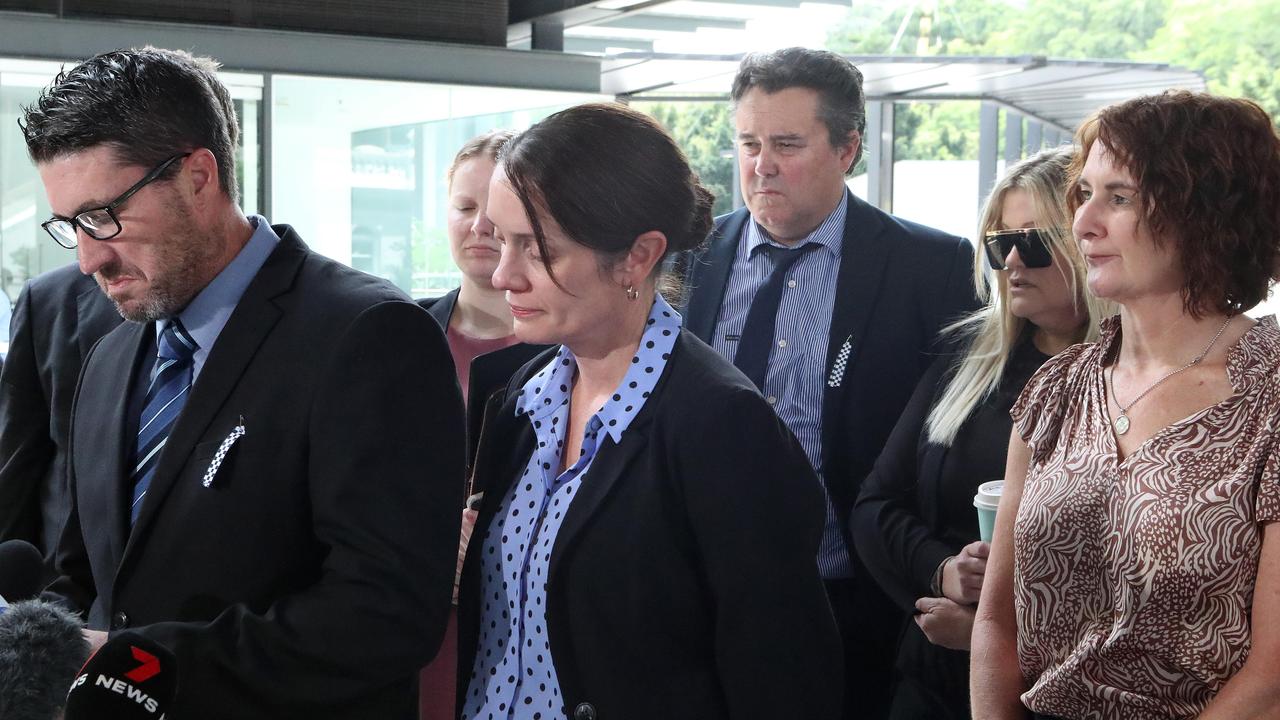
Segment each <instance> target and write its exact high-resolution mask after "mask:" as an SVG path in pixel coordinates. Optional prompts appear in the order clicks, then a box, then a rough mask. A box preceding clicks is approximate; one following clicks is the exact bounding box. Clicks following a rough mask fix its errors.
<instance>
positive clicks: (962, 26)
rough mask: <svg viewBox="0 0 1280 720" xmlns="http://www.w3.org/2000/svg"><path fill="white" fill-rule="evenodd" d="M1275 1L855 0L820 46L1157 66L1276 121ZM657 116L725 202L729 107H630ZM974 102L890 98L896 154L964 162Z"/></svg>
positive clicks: (1279, 48) (1279, 97)
mask: <svg viewBox="0 0 1280 720" xmlns="http://www.w3.org/2000/svg"><path fill="white" fill-rule="evenodd" d="M1278 27H1280V2H1276V1H1275V0H1089V2H1077V3H1066V2H1062V1H1061V0H921V1H918V2H907V1H904V0H859V2H856V3H854V4H853V6H852V9H851V10H850V12H849V14H848V16H847V18H846V19H845V21H844V22H843V23H842V24H841V25H839V26H837V27H834V28H832V30H831V32H830V33H829V35H828V41H827V48H828V49H830V50H833V51H835V52H838V53H843V54H846V55H886V54H893V55H1013V56H1017V55H1045V56H1048V57H1056V58H1078V59H1104V60H1105V59H1115V60H1138V61H1145V62H1163V63H1169V64H1171V65H1176V66H1180V67H1185V68H1188V69H1192V70H1197V71H1199V72H1201V73H1203V74H1204V76H1205V79H1206V80H1207V81H1208V86H1209V90H1210V91H1211V92H1215V93H1220V94H1224V95H1232V96H1239V97H1247V98H1251V99H1253V100H1255V101H1257V102H1258V103H1259V104H1260V105H1262V107H1263V108H1265V109H1266V110H1267V111H1268V112H1270V113H1271V115H1272V117H1273V118H1277V119H1280V32H1277V31H1276V28H1278ZM637 107H641V109H643V110H644V111H646V112H650V113H652V114H653V115H654V116H655V117H657V118H658V120H659V121H660V122H662V123H663V125H665V126H666V127H667V128H668V129H670V130H671V132H672V134H673V135H674V136H675V137H676V140H677V141H678V142H679V143H680V144H681V147H683V148H685V152H686V153H688V154H689V158H690V161H691V162H692V163H693V165H694V167H695V168H697V170H698V172H699V173H700V174H701V175H702V177H703V182H704V183H706V184H708V186H709V187H711V188H712V189H713V190H714V191H715V192H716V195H717V198H718V201H717V205H716V210H717V211H718V212H721V211H724V210H727V209H728V208H729V205H730V190H731V183H732V182H733V181H732V177H733V166H732V162H733V161H732V159H731V158H728V157H725V152H726V151H727V150H728V149H729V148H731V147H732V146H733V128H732V118H731V117H730V115H729V111H728V107H727V104H724V103H721V104H715V103H696V104H681V103H676V104H652V103H648V104H637ZM978 108H979V106H978V103H976V102H968V103H961V102H948V103H940V104H929V103H914V104H899V105H898V107H897V111H896V113H895V117H894V125H895V129H896V136H897V139H896V141H895V144H894V157H895V158H896V159H899V160H952V159H973V158H976V157H977V150H978Z"/></svg>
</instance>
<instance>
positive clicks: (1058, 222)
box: [925, 147, 1110, 445]
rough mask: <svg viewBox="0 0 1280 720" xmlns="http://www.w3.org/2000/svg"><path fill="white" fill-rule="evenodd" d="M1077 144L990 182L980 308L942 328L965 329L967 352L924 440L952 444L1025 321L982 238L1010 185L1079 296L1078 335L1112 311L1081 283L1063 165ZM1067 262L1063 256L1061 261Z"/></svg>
mask: <svg viewBox="0 0 1280 720" xmlns="http://www.w3.org/2000/svg"><path fill="white" fill-rule="evenodd" d="M1074 155H1075V151H1074V149H1073V148H1070V147H1063V148H1054V149H1051V150H1044V151H1042V152H1040V153H1037V154H1035V155H1033V156H1031V157H1029V158H1027V159H1025V160H1023V161H1021V162H1019V163H1018V164H1017V165H1014V166H1013V167H1011V168H1009V171H1008V172H1007V173H1005V175H1004V177H1003V178H1001V179H1000V182H998V183H996V186H995V187H994V188H992V190H991V194H990V195H989V196H988V197H987V202H986V205H984V206H983V209H982V220H981V223H980V226H979V228H978V243H979V247H978V251H977V252H976V253H974V258H973V281H974V287H976V288H977V291H978V299H980V300H981V301H982V302H983V303H984V305H983V307H982V308H980V309H979V310H977V311H976V312H974V313H973V314H971V315H969V316H968V317H965V318H962V319H960V320H959V321H957V322H955V323H953V324H951V325H949V326H947V327H946V328H944V329H943V331H942V332H943V334H947V335H958V336H962V337H963V336H968V338H969V340H968V343H967V347H966V349H965V353H964V356H963V357H962V358H961V359H960V360H959V362H958V363H957V366H956V369H955V372H954V373H953V374H952V376H951V379H950V381H949V382H948V383H947V387H946V389H945V390H944V391H943V393H942V396H941V397H939V398H938V402H937V403H935V404H934V406H933V409H932V410H930V411H929V417H928V420H927V421H926V423H925V428H926V430H927V431H928V433H929V441H930V442H934V443H938V444H939V445H950V444H951V443H952V441H954V440H955V437H956V433H957V432H959V431H960V426H961V425H963V424H964V422H965V420H967V419H968V418H969V416H970V415H972V414H973V411H974V409H975V408H976V407H978V406H979V405H980V404H982V403H983V402H984V401H985V400H986V399H987V398H988V397H990V395H991V393H993V392H995V390H996V388H997V387H999V386H1000V379H1001V377H1003V375H1004V369H1005V365H1006V364H1008V362H1009V357H1010V356H1011V355H1012V353H1013V348H1014V345H1015V344H1016V343H1017V342H1018V337H1019V336H1020V335H1021V334H1022V332H1023V330H1024V329H1025V328H1026V326H1027V320H1026V319H1024V318H1020V317H1017V316H1015V315H1014V314H1013V313H1012V312H1011V311H1010V310H1009V278H1008V276H1007V275H1006V274H1005V273H1003V272H991V271H990V270H989V267H988V264H987V257H986V252H985V250H984V248H983V247H982V242H983V241H984V240H985V239H986V234H987V233H988V232H990V231H992V230H1002V229H1006V228H1002V227H1001V216H1002V215H1003V213H1004V201H1005V198H1006V196H1008V194H1009V192H1010V191H1013V190H1022V191H1024V192H1025V193H1027V196H1028V197H1029V198H1030V199H1031V206H1032V208H1034V210H1035V214H1036V225H1037V226H1038V227H1040V228H1041V229H1042V230H1043V231H1044V234H1045V236H1046V237H1047V238H1048V240H1049V246H1050V249H1051V250H1052V251H1053V256H1054V264H1053V266H1054V267H1055V268H1057V269H1058V272H1061V273H1063V277H1064V278H1065V279H1066V281H1067V287H1068V288H1070V289H1071V292H1072V294H1073V295H1074V297H1075V302H1076V303H1077V306H1078V305H1079V303H1081V302H1083V303H1084V306H1085V311H1086V314H1087V315H1088V318H1087V320H1086V322H1085V324H1084V327H1083V328H1082V329H1081V332H1080V334H1079V337H1078V338H1077V340H1078V341H1092V340H1096V339H1097V337H1098V324H1099V322H1100V321H1101V320H1102V318H1103V317H1106V316H1107V315H1108V314H1110V312H1109V310H1110V304H1109V303H1106V302H1105V301H1102V300H1099V299H1097V298H1095V297H1093V295H1092V294H1090V293H1089V292H1088V291H1087V290H1086V288H1085V282H1084V280H1085V268H1084V258H1083V256H1082V255H1081V254H1080V248H1079V247H1078V246H1077V245H1076V242H1075V239H1074V238H1073V237H1072V235H1071V218H1070V217H1069V216H1068V214H1067V207H1066V187H1065V186H1066V181H1067V170H1068V167H1069V166H1070V164H1071V160H1072V158H1073V157H1074ZM1064 259H1065V260H1066V262H1061V261H1062V260H1064Z"/></svg>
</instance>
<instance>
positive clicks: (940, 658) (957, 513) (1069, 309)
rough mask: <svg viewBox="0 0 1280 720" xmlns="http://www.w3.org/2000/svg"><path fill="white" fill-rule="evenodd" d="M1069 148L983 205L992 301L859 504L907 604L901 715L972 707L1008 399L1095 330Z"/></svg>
mask: <svg viewBox="0 0 1280 720" xmlns="http://www.w3.org/2000/svg"><path fill="white" fill-rule="evenodd" d="M1071 157H1072V153H1071V150H1070V149H1058V150H1048V151H1045V152H1042V153H1040V154H1038V155H1036V156H1034V157H1031V158H1028V159H1027V160H1024V161H1023V162H1021V163H1019V164H1017V165H1015V166H1014V167H1012V168H1010V169H1009V172H1008V173H1007V174H1006V175H1005V176H1004V178H1003V179H1001V180H1000V182H999V183H998V184H997V185H996V187H995V188H994V189H993V190H992V192H991V196H990V197H989V198H988V200H987V204H986V207H985V208H984V210H983V213H982V226H981V233H980V237H982V238H983V239H984V249H985V252H983V253H979V254H978V255H977V256H976V257H975V262H974V280H975V286H976V287H977V288H978V292H979V297H981V298H982V299H983V300H984V301H985V306H984V307H983V308H982V309H980V310H978V311H977V312H976V313H974V314H973V315H971V316H969V317H967V318H965V319H963V320H961V321H960V322H958V323H956V324H955V325H953V326H951V327H950V328H948V330H947V331H945V332H948V333H950V334H951V335H952V336H953V337H954V338H955V346H956V348H957V350H958V352H957V354H956V355H954V356H948V357H942V358H939V359H938V360H937V361H936V362H935V363H934V364H933V367H931V368H930V369H929V371H928V372H927V373H926V374H925V375H924V377H923V378H922V379H921V381H920V384H919V385H918V386H917V388H916V391H915V394H914V395H913V396H912V399H911V402H910V404H908V406H907V408H906V409H905V410H904V411H903V414H902V416H901V418H900V419H899V421H898V424H897V426H896V427H895V428H894V431H893V434H892V435H891V436H890V437H889V442H888V444H887V445H886V446H885V449H884V452H883V453H882V454H881V456H880V458H879V459H878V460H877V461H876V465H875V468H874V470H873V471H872V472H871V474H870V475H869V476H868V477H867V479H866V482H865V483H864V484H863V488H862V492H861V494H860V495H859V497H858V502H857V504H856V505H855V507H854V511H853V516H852V520H851V523H852V531H853V534H854V539H855V545H856V546H857V549H858V552H859V554H860V555H861V556H862V559H863V561H864V562H865V563H866V564H867V567H868V568H869V569H870V570H871V572H872V574H873V575H874V576H875V578H876V580H877V581H878V582H879V583H880V585H881V586H882V587H883V588H884V590H885V592H886V593H888V594H889V596H890V597H891V598H893V599H894V600H895V601H896V602H897V603H898V604H899V605H900V606H901V607H902V609H903V611H904V621H905V618H906V617H908V616H911V617H913V621H912V622H910V624H908V625H907V626H906V628H905V632H904V634H903V639H902V642H901V645H900V647H899V651H898V670H899V678H900V680H899V685H898V687H897V689H896V690H895V693H894V702H893V708H892V711H891V714H890V717H891V718H893V719H894V720H904V719H906V718H930V719H932V718H938V719H943V718H968V717H969V711H968V707H969V703H968V687H969V653H968V650H969V635H970V631H971V630H972V628H973V620H974V613H975V607H976V603H977V601H978V592H979V590H980V589H981V587H982V577H983V570H984V567H985V565H986V555H987V549H988V546H987V543H985V542H981V541H979V540H978V537H979V532H978V520H977V515H976V513H975V511H974V507H973V499H974V493H975V491H976V490H977V488H978V485H980V484H981V483H983V482H986V481H990V480H997V479H1000V478H1001V477H1002V475H1003V471H1004V466H1005V451H1006V449H1007V446H1008V443H1007V438H1008V435H1009V431H1010V427H1011V421H1010V419H1009V408H1010V407H1011V406H1012V404H1013V401H1014V399H1015V398H1016V397H1017V396H1018V393H1019V392H1020V391H1021V390H1022V386H1023V385H1024V384H1025V383H1026V381H1027V379H1028V378H1029V377H1031V375H1032V373H1034V372H1035V371H1036V369H1037V368H1039V366H1040V364H1041V363H1043V362H1044V361H1045V360H1047V359H1048V358H1049V357H1050V356H1052V355H1054V354H1056V353H1058V352H1059V351H1061V350H1063V349H1064V348H1066V347H1067V346H1068V345H1071V344H1073V343H1076V342H1080V341H1082V340H1086V339H1092V338H1094V337H1096V335H1097V327H1098V320H1099V315H1100V314H1101V311H1102V309H1101V308H1100V306H1099V304H1098V303H1097V302H1096V301H1094V300H1092V299H1090V298H1088V297H1087V296H1086V294H1085V292H1084V281H1083V279H1084V262H1083V260H1082V258H1081V256H1080V251H1079V249H1078V248H1077V247H1076V244H1075V242H1074V241H1073V240H1072V238H1071V234H1070V229H1069V228H1070V220H1069V217H1068V215H1067V211H1066V207H1065V201H1064V197H1063V193H1062V187H1063V184H1064V182H1065V180H1066V173H1067V167H1068V166H1069V164H1070V162H1071Z"/></svg>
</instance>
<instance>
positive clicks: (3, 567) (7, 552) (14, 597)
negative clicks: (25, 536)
mask: <svg viewBox="0 0 1280 720" xmlns="http://www.w3.org/2000/svg"><path fill="white" fill-rule="evenodd" d="M43 576H44V558H43V557H41V556H40V551H39V550H37V549H36V546H35V545H32V544H31V543H29V542H27V541H25V540H7V541H5V542H2V543H0V613H3V612H4V608H5V606H6V605H8V603H15V602H18V601H20V600H30V599H31V598H33V597H35V596H36V594H37V593H39V592H40V588H41V587H42V586H43V585H44V582H43Z"/></svg>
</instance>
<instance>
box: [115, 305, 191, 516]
mask: <svg viewBox="0 0 1280 720" xmlns="http://www.w3.org/2000/svg"><path fill="white" fill-rule="evenodd" d="M157 344H158V345H159V349H158V352H157V355H156V364H155V367H154V368H152V370H151V383H150V385H148V386H147V397H146V400H145V401H144V402H143V404H142V415H141V416H139V418H138V444H137V450H136V452H135V453H134V468H133V498H132V499H133V504H132V505H131V506H130V510H129V524H130V525H133V523H135V522H137V521H138V513H139V511H140V510H141V509H142V499H143V498H145V497H146V496H147V490H148V489H149V488H150V487H151V478H152V476H154V475H155V474H156V465H158V464H159V463H160V453H161V451H162V450H164V445H165V441H166V440H168V439H169V430H170V429H171V428H172V427H173V423H174V422H175V421H176V420H177V419H178V415H180V414H181V413H182V407H183V405H185V404H186V402H187V394H188V393H189V392H190V390H191V371H192V364H191V357H192V356H193V355H194V354H195V352H196V350H197V349H199V347H200V346H199V345H197V344H196V341H195V340H193V339H192V338H191V336H190V335H188V334H187V331H186V330H185V329H184V328H183V327H182V323H181V322H179V321H178V319H177V318H173V319H172V320H170V321H169V323H168V325H167V326H166V327H165V329H164V332H162V333H160V342H159V343H157Z"/></svg>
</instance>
